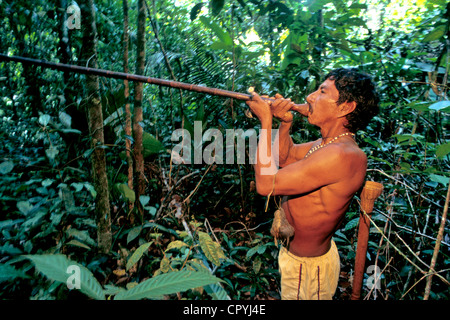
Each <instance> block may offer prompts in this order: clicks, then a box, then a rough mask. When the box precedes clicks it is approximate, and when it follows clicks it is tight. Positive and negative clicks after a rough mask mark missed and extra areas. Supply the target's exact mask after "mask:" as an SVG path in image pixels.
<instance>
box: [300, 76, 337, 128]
mask: <svg viewBox="0 0 450 320" xmlns="http://www.w3.org/2000/svg"><path fill="white" fill-rule="evenodd" d="M338 99H339V91H338V90H337V89H336V86H335V85H334V80H329V79H327V80H325V81H324V82H323V83H322V84H321V85H320V87H319V89H317V91H315V92H313V93H311V94H310V95H309V96H308V97H307V98H306V101H307V102H308V104H309V115H308V121H309V123H311V124H314V125H316V126H318V127H322V126H323V125H324V124H326V123H328V122H330V121H332V122H334V121H335V120H336V118H337V111H338V107H337V104H336V102H337V101H338Z"/></svg>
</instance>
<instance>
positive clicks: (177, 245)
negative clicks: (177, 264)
mask: <svg viewBox="0 0 450 320" xmlns="http://www.w3.org/2000/svg"><path fill="white" fill-rule="evenodd" d="M183 247H189V246H188V245H187V244H186V243H185V242H183V241H181V240H175V241H172V242H171V243H169V245H168V246H167V248H166V250H165V251H169V250H170V249H179V248H183Z"/></svg>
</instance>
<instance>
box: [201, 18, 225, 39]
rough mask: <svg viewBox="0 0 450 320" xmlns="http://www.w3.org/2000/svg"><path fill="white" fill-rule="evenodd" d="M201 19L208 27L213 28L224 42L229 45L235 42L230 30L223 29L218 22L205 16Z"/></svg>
mask: <svg viewBox="0 0 450 320" xmlns="http://www.w3.org/2000/svg"><path fill="white" fill-rule="evenodd" d="M199 19H200V21H201V22H202V23H203V24H204V25H205V26H206V27H208V28H209V29H211V30H212V31H213V32H214V33H215V34H216V36H217V37H218V38H219V39H220V41H222V42H224V43H225V44H227V45H232V44H233V39H232V38H231V37H230V35H229V34H228V32H226V31H225V30H224V29H222V28H221V27H220V26H219V25H218V24H217V23H215V22H213V21H211V20H210V19H208V18H207V17H205V16H201V17H200V18H199Z"/></svg>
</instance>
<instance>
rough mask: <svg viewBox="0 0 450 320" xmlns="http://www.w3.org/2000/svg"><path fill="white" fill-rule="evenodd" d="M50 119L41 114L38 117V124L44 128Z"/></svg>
mask: <svg viewBox="0 0 450 320" xmlns="http://www.w3.org/2000/svg"><path fill="white" fill-rule="evenodd" d="M50 119H51V118H50V116H49V115H48V114H42V115H41V116H40V117H39V123H40V124H41V125H43V126H44V127H45V126H46V125H47V124H48V123H49V122H50Z"/></svg>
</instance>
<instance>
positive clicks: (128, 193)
mask: <svg viewBox="0 0 450 320" xmlns="http://www.w3.org/2000/svg"><path fill="white" fill-rule="evenodd" d="M116 188H117V190H119V192H120V193H121V194H122V196H123V197H124V198H125V199H127V200H128V201H130V202H134V201H135V200H136V195H135V193H134V191H133V190H132V189H131V188H130V187H129V186H128V185H127V184H126V183H117V184H116Z"/></svg>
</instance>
